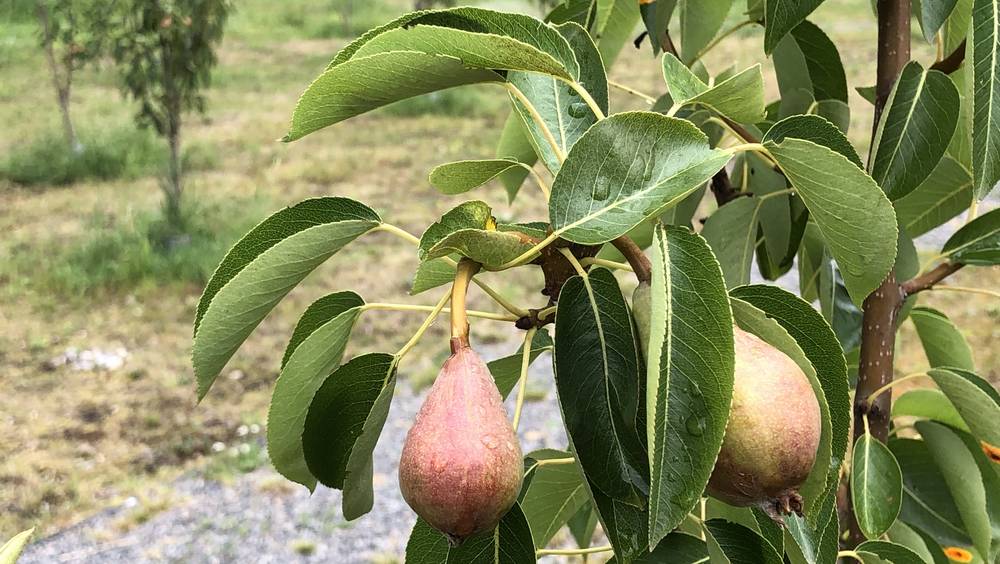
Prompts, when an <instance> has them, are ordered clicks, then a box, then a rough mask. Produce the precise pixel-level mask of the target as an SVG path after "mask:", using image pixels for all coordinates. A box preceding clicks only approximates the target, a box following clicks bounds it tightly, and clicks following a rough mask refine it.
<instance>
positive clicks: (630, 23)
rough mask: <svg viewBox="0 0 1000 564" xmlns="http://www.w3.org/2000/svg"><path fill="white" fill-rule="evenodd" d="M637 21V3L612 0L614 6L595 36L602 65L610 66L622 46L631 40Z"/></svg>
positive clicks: (629, 0) (626, 0) (628, 0)
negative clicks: (599, 31)
mask: <svg viewBox="0 0 1000 564" xmlns="http://www.w3.org/2000/svg"><path fill="white" fill-rule="evenodd" d="M638 23H639V5H638V3H637V2H632V0H614V8H612V10H611V14H610V15H609V16H608V19H607V23H606V24H605V25H604V29H603V30H602V31H601V33H600V36H599V37H598V38H597V48H598V50H599V51H600V52H601V59H602V60H603V61H604V67H605V68H610V67H611V65H612V63H614V62H615V59H617V58H618V54H619V53H620V52H621V50H622V47H624V46H625V44H626V43H628V42H629V41H631V40H632V37H633V32H634V31H635V27H636V24H638Z"/></svg>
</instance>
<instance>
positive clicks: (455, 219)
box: [417, 200, 496, 261]
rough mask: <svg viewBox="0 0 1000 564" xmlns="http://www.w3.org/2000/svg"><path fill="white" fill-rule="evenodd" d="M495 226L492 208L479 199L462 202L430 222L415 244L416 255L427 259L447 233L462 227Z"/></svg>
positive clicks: (481, 227) (422, 259) (483, 227)
mask: <svg viewBox="0 0 1000 564" xmlns="http://www.w3.org/2000/svg"><path fill="white" fill-rule="evenodd" d="M491 226H493V227H495V226H496V223H495V222H494V221H493V209H492V208H490V206H489V204H487V203H486V202H483V201H480V200H471V201H468V202H462V203H461V204H459V205H457V206H455V207H454V208H452V209H450V210H448V211H447V212H445V214H444V215H442V216H441V219H439V220H437V221H435V222H434V223H432V224H431V225H430V226H429V227H428V228H427V229H426V230H425V231H424V233H423V235H421V236H420V243H419V244H418V245H417V257H418V258H419V259H420V260H421V261H424V260H428V255H429V254H430V251H431V249H433V248H434V246H435V245H437V244H438V243H440V242H441V241H443V240H445V239H446V238H447V237H448V236H449V235H451V234H452V233H455V232H457V231H461V230H463V229H487V228H488V227H491Z"/></svg>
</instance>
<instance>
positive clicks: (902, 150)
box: [871, 62, 961, 200]
mask: <svg viewBox="0 0 1000 564" xmlns="http://www.w3.org/2000/svg"><path fill="white" fill-rule="evenodd" d="M960 106H961V99H960V98H959V95H958V89H957V88H955V85H954V84H953V83H952V82H951V79H949V78H948V76H947V75H946V74H944V73H942V72H939V71H935V70H927V71H925V70H924V69H923V68H922V67H921V66H920V64H919V63H917V62H911V63H909V64H907V65H906V66H905V67H904V68H903V70H902V72H901V73H900V75H899V79H898V80H897V81H896V85H895V87H894V88H893V90H892V94H891V95H890V96H889V99H888V101H887V102H886V105H885V110H884V111H883V112H882V118H881V120H880V121H879V126H878V129H877V131H876V134H875V140H874V142H873V148H872V154H873V155H874V157H873V158H872V165H871V175H872V178H874V179H875V181H876V182H877V183H878V184H879V186H881V187H882V189H883V190H885V193H886V194H888V196H889V198H890V199H893V200H895V199H897V198H901V197H903V196H905V195H907V194H909V193H910V192H912V191H913V190H914V189H915V188H916V187H917V186H919V185H920V184H921V183H922V182H923V181H924V180H926V179H927V177H928V176H929V175H930V173H931V171H933V170H934V167H935V166H937V163H938V161H939V160H941V157H942V156H943V155H944V152H945V150H946V149H947V147H948V143H949V142H950V141H951V138H952V136H953V135H954V133H955V126H956V125H957V123H958V113H959V108H960Z"/></svg>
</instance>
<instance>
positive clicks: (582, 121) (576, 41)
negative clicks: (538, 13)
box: [507, 23, 608, 173]
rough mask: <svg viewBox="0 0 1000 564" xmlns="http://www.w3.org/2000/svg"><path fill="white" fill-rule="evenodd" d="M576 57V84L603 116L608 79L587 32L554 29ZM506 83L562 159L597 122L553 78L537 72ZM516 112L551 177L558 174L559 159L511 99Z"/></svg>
mask: <svg viewBox="0 0 1000 564" xmlns="http://www.w3.org/2000/svg"><path fill="white" fill-rule="evenodd" d="M556 30H557V31H558V32H559V33H560V34H561V35H562V36H563V38H564V39H565V40H566V41H567V43H568V44H569V45H570V47H571V48H572V49H573V51H574V52H575V54H576V57H577V60H578V62H579V65H580V78H579V82H580V83H581V84H584V85H586V89H587V92H589V93H590V95H591V97H593V98H594V100H595V101H597V105H598V106H599V107H600V108H601V110H602V111H603V112H604V113H608V78H607V76H606V75H605V74H604V64H603V63H602V62H601V55H600V53H599V52H598V50H597V47H596V46H595V45H594V42H593V40H591V38H590V35H588V34H587V32H586V30H584V29H583V28H582V27H580V26H579V25H578V24H576V23H564V24H561V25H559V26H556ZM507 81H508V82H510V83H511V84H512V85H514V86H515V87H517V88H518V89H519V90H520V91H521V92H522V93H523V94H524V96H525V97H526V98H527V99H528V101H529V102H530V103H531V105H532V106H533V108H534V110H535V111H536V112H538V115H539V116H541V118H542V121H543V122H544V123H545V125H546V127H547V129H548V131H549V132H550V133H551V134H552V136H553V137H554V138H555V141H556V144H557V145H558V146H559V151H560V154H561V155H565V154H566V153H568V152H569V150H570V149H571V148H572V147H573V145H574V144H575V143H576V142H577V141H578V140H579V139H580V136H581V135H583V133H584V132H585V131H587V129H588V128H589V127H590V126H592V125H593V124H594V123H596V122H597V116H595V115H594V113H593V112H592V111H591V109H590V107H589V106H587V104H586V103H585V102H584V101H583V100H582V99H581V97H580V95H579V93H577V92H576V91H575V90H573V89H572V88H571V87H570V86H569V85H567V84H566V83H565V82H563V81H561V80H558V79H556V78H555V77H553V76H550V75H545V74H539V73H537V72H510V73H508V74H507ZM511 103H512V104H513V105H514V109H515V111H517V112H518V113H520V115H521V119H522V122H523V123H524V125H525V130H526V131H527V133H528V137H529V140H530V141H531V143H532V145H533V146H534V147H535V151H536V152H537V153H538V155H540V156H541V158H542V161H543V162H544V163H545V166H546V167H548V169H549V170H550V171H552V173H556V172H558V171H559V167H560V166H561V163H560V157H559V156H557V155H556V153H555V151H554V149H553V148H552V145H551V144H550V142H549V141H548V139H547V137H546V135H545V134H544V133H543V130H542V128H541V126H540V125H539V124H538V123H536V122H535V120H534V119H533V116H532V115H531V111H530V110H529V109H528V107H527V106H525V105H524V103H523V102H522V101H521V100H519V99H518V98H516V97H514V96H513V94H512V95H511Z"/></svg>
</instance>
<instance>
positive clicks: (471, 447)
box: [399, 338, 523, 545]
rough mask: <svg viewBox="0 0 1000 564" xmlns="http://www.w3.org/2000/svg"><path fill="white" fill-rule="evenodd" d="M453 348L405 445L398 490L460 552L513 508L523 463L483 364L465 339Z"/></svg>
mask: <svg viewBox="0 0 1000 564" xmlns="http://www.w3.org/2000/svg"><path fill="white" fill-rule="evenodd" d="M451 346H452V355H451V356H450V357H449V358H448V360H447V361H445V363H444V366H443V367H442V368H441V373H440V374H439V375H438V377H437V380H435V381H434V386H433V387H432V388H431V391H430V393H429V394H428V395H427V399H426V400H425V401H424V405H423V406H422V407H421V408H420V412H419V413H418V414H417V418H416V421H415V422H414V424H413V427H411V428H410V431H409V433H408V434H407V436H406V442H405V443H404V444H403V454H402V457H401V458H400V461H399V487H400V490H401V491H402V493H403V498H404V499H405V500H406V503H408V504H409V506H410V507H411V508H412V509H413V511H415V512H416V513H417V515H419V516H420V517H422V518H423V519H424V521H426V522H427V523H428V524H429V525H431V526H432V527H434V528H435V529H437V530H439V531H441V532H442V533H444V534H445V535H446V536H447V537H448V539H449V540H450V541H451V543H452V544H453V545H457V544H459V543H461V542H462V541H463V540H465V539H466V538H468V537H470V536H472V535H475V534H476V533H479V532H482V531H487V530H492V529H493V528H495V527H496V526H497V524H498V523H499V522H500V519H501V518H502V517H503V516H504V514H505V513H507V511H508V510H509V509H510V508H511V506H513V505H514V502H515V501H516V500H517V496H518V493H519V492H520V489H521V480H522V478H523V476H522V471H523V462H522V455H521V447H520V445H519V444H518V441H517V435H516V434H515V433H514V429H513V428H512V427H511V424H510V422H509V421H508V419H507V410H506V409H505V408H504V405H503V400H502V398H501V397H500V393H499V392H498V391H497V387H496V384H495V383H494V382H493V378H492V376H491V375H490V372H489V369H488V368H487V367H486V364H485V363H484V362H483V360H482V359H481V358H480V357H479V355H478V354H477V353H476V352H475V351H474V350H472V348H471V347H470V346H469V345H468V340H467V339H461V338H455V339H452V341H451Z"/></svg>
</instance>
